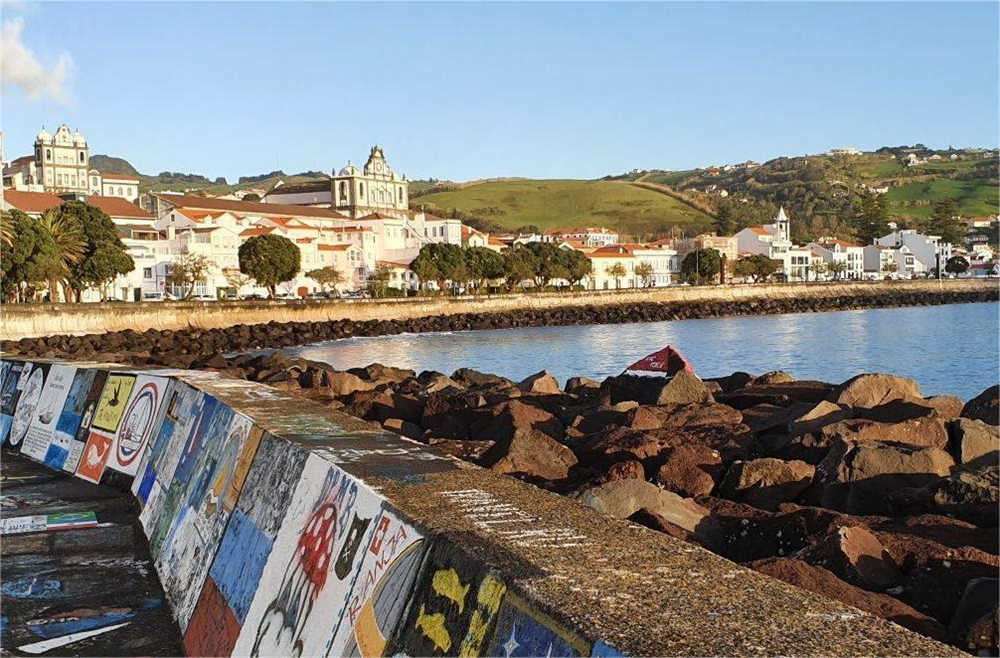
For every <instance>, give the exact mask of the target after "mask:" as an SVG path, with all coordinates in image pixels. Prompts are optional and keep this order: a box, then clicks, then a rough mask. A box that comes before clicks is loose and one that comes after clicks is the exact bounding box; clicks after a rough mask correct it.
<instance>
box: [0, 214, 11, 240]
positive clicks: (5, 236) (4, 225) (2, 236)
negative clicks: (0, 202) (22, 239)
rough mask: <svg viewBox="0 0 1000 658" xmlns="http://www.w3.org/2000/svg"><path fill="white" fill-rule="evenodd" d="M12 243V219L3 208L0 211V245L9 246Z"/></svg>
mask: <svg viewBox="0 0 1000 658" xmlns="http://www.w3.org/2000/svg"><path fill="white" fill-rule="evenodd" d="M13 243H14V220H13V218H12V217H11V215H10V213H9V212H7V211H6V210H4V211H3V212H2V213H0V245H2V246H4V247H9V246H11V245H12V244H13Z"/></svg>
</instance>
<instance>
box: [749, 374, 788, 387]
mask: <svg viewBox="0 0 1000 658" xmlns="http://www.w3.org/2000/svg"><path fill="white" fill-rule="evenodd" d="M794 381H795V378H794V377H792V376H791V375H789V374H788V373H787V372H785V371H783V370H772V371H770V372H765V373H764V374H763V375H760V376H759V377H754V379H753V382H752V385H754V386H759V385H762V384H790V383H791V382H794Z"/></svg>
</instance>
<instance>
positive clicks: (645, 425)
mask: <svg viewBox="0 0 1000 658" xmlns="http://www.w3.org/2000/svg"><path fill="white" fill-rule="evenodd" d="M741 422H743V414H741V413H740V412H739V411H737V410H736V409H734V408H732V407H730V406H728V405H725V404H718V403H714V402H712V403H706V404H701V403H699V404H664V405H657V406H649V405H643V406H639V407H636V408H635V409H633V410H632V411H630V412H629V413H628V419H627V425H628V426H629V427H631V428H632V429H635V430H654V429H661V428H664V427H701V426H720V425H737V424H739V423H741Z"/></svg>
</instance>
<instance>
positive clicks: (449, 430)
mask: <svg viewBox="0 0 1000 658" xmlns="http://www.w3.org/2000/svg"><path fill="white" fill-rule="evenodd" d="M485 406H486V397H485V396H483V395H482V394H481V393H478V392H475V391H467V392H456V391H455V390H454V389H451V388H446V389H444V390H439V391H436V392H434V393H431V394H430V395H428V396H427V397H426V398H425V399H424V410H423V414H422V415H421V418H420V424H421V426H422V427H423V428H424V429H425V430H429V431H431V432H432V433H433V434H434V435H435V436H437V437H440V438H446V439H465V438H468V435H469V423H470V422H471V421H472V419H473V417H474V416H475V414H476V410H477V409H480V408H482V407H485Z"/></svg>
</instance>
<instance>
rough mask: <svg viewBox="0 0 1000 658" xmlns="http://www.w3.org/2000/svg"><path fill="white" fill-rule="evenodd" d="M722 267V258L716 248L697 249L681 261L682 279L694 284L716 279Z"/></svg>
mask: <svg viewBox="0 0 1000 658" xmlns="http://www.w3.org/2000/svg"><path fill="white" fill-rule="evenodd" d="M721 267H722V259H721V258H720V257H719V252H718V251H716V250H715V249H712V248H708V249H696V250H695V251H692V252H691V253H689V254H688V255H687V256H685V257H684V260H683V261H681V279H682V280H684V281H686V282H688V283H693V284H701V283H706V282H711V281H715V280H716V278H717V277H718V276H719V271H720V268H721Z"/></svg>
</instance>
